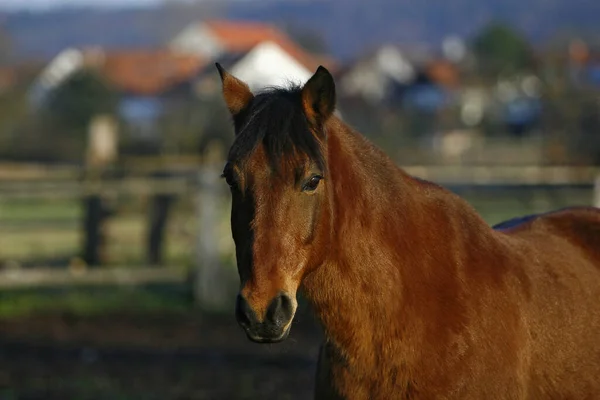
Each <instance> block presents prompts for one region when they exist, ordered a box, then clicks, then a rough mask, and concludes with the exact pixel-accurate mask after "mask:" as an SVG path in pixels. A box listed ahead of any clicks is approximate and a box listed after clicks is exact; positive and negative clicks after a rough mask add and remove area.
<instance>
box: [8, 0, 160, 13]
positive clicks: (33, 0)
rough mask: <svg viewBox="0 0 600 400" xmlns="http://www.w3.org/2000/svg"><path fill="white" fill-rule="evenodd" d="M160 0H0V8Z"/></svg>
mask: <svg viewBox="0 0 600 400" xmlns="http://www.w3.org/2000/svg"><path fill="white" fill-rule="evenodd" d="M159 2H161V0H0V10H32V11H44V10H48V9H51V8H56V7H65V6H75V7H83V6H101V7H116V6H121V7H123V6H125V7H128V6H144V5H150V4H157V3H159Z"/></svg>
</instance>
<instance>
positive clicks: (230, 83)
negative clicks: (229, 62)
mask: <svg viewBox="0 0 600 400" xmlns="http://www.w3.org/2000/svg"><path fill="white" fill-rule="evenodd" d="M215 66H216V67H217V70H218V71H219V75H220V76H221V83H222V85H223V98H224V99H225V104H227V108H228V109H229V112H230V113H231V115H233V116H236V115H237V114H238V113H239V112H240V111H242V110H243V109H244V108H246V107H247V106H248V104H250V102H251V101H252V99H254V95H253V94H252V92H251V91H250V88H249V87H248V85H247V84H246V82H243V81H241V80H239V79H238V78H236V77H235V76H233V75H231V74H230V73H229V72H227V71H225V68H223V67H222V66H221V64H219V63H215Z"/></svg>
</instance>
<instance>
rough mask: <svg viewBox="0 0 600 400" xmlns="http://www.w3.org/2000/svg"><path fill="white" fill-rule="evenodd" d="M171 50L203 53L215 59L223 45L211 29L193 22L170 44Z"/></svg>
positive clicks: (202, 54) (196, 53) (194, 53)
mask: <svg viewBox="0 0 600 400" xmlns="http://www.w3.org/2000/svg"><path fill="white" fill-rule="evenodd" d="M169 47H170V48H171V50H174V51H177V52H181V53H188V54H193V55H201V56H204V57H207V58H211V59H214V58H216V57H218V56H219V54H221V52H222V51H223V47H222V46H221V45H220V44H219V41H218V39H217V38H215V37H214V36H213V35H212V34H211V32H210V30H209V29H207V28H206V27H205V26H203V25H201V24H197V23H195V24H191V25H189V26H188V27H187V28H185V29H184V30H183V31H182V32H181V33H180V34H179V35H177V36H176V37H175V38H174V39H173V40H172V41H171V43H170V44H169Z"/></svg>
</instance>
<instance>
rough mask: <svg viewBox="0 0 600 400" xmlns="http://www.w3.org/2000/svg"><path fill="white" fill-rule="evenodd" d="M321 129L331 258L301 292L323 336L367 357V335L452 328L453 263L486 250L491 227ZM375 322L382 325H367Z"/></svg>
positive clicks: (359, 144)
mask: <svg viewBox="0 0 600 400" xmlns="http://www.w3.org/2000/svg"><path fill="white" fill-rule="evenodd" d="M328 128H329V129H328V144H327V147H328V149H327V153H328V172H327V174H328V176H329V181H328V191H329V192H328V195H329V198H330V200H331V201H330V203H329V206H330V215H331V218H330V219H331V243H330V246H329V248H330V250H329V258H328V259H327V261H326V262H325V263H324V264H323V265H322V266H321V267H319V268H318V269H317V270H316V271H314V272H313V273H311V274H310V275H308V276H307V277H306V278H305V280H304V292H305V294H306V296H307V298H308V299H309V301H311V302H312V304H313V306H314V308H315V311H316V313H317V315H318V317H319V318H320V320H321V321H322V323H323V325H324V328H325V332H326V335H327V336H328V338H329V340H331V341H332V342H334V343H336V344H337V346H339V347H340V348H341V349H342V350H343V351H344V352H346V354H347V355H349V356H350V357H359V354H363V355H364V356H366V355H369V354H370V355H371V356H372V355H373V354H377V349H374V348H370V346H375V345H376V344H377V340H375V339H374V338H373V335H374V334H376V335H381V337H384V336H385V335H388V336H389V335H396V336H397V335H400V336H402V335H403V334H401V333H400V332H401V331H404V332H405V333H406V336H407V337H409V336H410V337H413V336H415V334H416V332H419V334H420V335H421V336H420V337H423V335H424V334H425V332H424V331H423V329H425V328H423V327H424V326H425V325H430V324H431V321H436V323H438V324H445V326H438V327H436V330H437V333H436V334H440V332H441V331H443V330H444V329H445V328H447V329H453V328H454V326H453V325H457V324H460V323H461V321H459V320H457V318H459V317H458V316H459V315H460V314H461V307H463V305H462V304H459V303H458V302H459V300H458V299H460V298H464V296H462V293H459V292H460V291H461V290H462V286H461V284H460V279H461V278H460V275H461V273H462V272H464V271H460V270H459V267H458V266H459V265H464V264H469V262H468V261H469V260H468V259H469V258H470V257H471V258H472V257H477V256H478V255H480V254H485V252H487V253H489V252H490V251H492V252H493V250H491V249H493V248H494V246H495V245H494V240H495V239H494V235H493V233H492V231H491V229H490V228H489V227H488V226H487V225H486V224H485V222H484V221H483V220H482V219H481V218H480V217H479V216H478V215H477V214H476V213H475V211H474V210H473V209H472V208H471V207H470V206H469V205H468V204H467V203H466V202H464V201H463V200H462V199H460V198H459V197H458V196H455V195H454V194H452V193H450V192H448V191H446V190H444V189H442V188H440V187H438V186H436V185H434V184H431V183H427V182H422V181H419V180H416V179H414V178H411V177H410V176H408V175H407V174H406V173H404V172H403V171H401V170H400V169H399V168H398V167H397V166H395V165H394V163H393V162H392V161H391V160H390V159H389V158H388V157H387V156H386V155H385V154H384V153H383V152H382V151H380V150H378V149H376V148H375V147H374V146H372V145H370V144H369V143H368V142H367V141H366V139H364V138H363V137H362V136H360V135H359V134H357V133H355V132H353V131H352V130H351V129H350V128H348V127H346V126H345V125H343V124H342V123H341V122H340V121H335V120H334V121H332V122H330V123H329V126H328ZM431 313H435V314H436V317H435V318H430V319H429V320H427V316H428V315H431ZM453 313H455V316H456V318H454V315H453ZM375 321H383V324H379V325H377V326H368V325H369V324H371V323H374V322H375ZM365 325H367V327H366V328H365ZM408 332H411V334H410V335H409V334H408ZM361 335H362V336H364V337H362V336H361ZM416 336H419V335H416ZM367 344H368V345H367ZM407 344H408V342H407ZM412 344H413V345H414V346H419V345H423V343H416V342H413V343H412ZM405 350H406V351H409V349H408V348H406V349H405ZM361 351H362V353H361ZM363 361H365V360H364V359H363Z"/></svg>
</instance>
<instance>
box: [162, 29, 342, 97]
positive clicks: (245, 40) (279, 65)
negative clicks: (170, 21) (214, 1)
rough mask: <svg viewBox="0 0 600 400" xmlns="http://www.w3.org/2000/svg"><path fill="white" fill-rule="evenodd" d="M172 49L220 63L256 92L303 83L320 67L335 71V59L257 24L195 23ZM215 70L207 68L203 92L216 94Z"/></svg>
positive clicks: (210, 67)
mask: <svg viewBox="0 0 600 400" xmlns="http://www.w3.org/2000/svg"><path fill="white" fill-rule="evenodd" d="M169 48H170V49H172V50H173V51H174V52H178V53H183V54H193V55H198V56H200V57H202V58H204V59H210V60H213V61H218V62H220V63H221V64H222V65H223V66H224V67H225V68H226V69H228V70H229V72H231V73H233V74H234V75H236V76H237V77H239V78H240V79H242V80H244V81H246V82H247V83H248V85H249V86H250V88H251V89H254V90H257V89H260V88H264V87H269V86H279V85H285V84H287V83H290V82H293V83H298V84H302V83H304V82H306V81H307V80H308V78H310V76H311V75H312V74H313V73H314V71H315V70H316V69H317V67H318V66H319V65H323V66H325V67H327V68H329V69H331V70H333V69H334V68H335V63H334V62H333V60H332V59H331V58H329V57H326V56H323V55H319V54H312V53H310V52H308V51H306V50H304V49H303V48H302V47H301V46H299V45H298V44H297V43H295V42H294V41H293V40H292V39H291V38H290V37H289V36H288V35H286V34H285V33H284V32H282V31H281V30H279V29H278V28H276V27H275V26H273V25H269V24H264V23H257V22H245V21H242V22H240V21H218V20H217V21H205V22H199V23H193V24H191V25H189V26H188V27H186V28H185V29H184V30H183V31H182V32H181V33H179V34H178V35H176V36H175V38H174V39H173V40H172V41H171V42H170V43H169ZM213 67H214V66H213V65H207V68H208V69H207V70H206V71H205V72H207V73H205V74H203V76H202V79H200V80H199V82H198V88H199V91H200V93H204V94H207V93H211V92H213V91H214V87H215V82H214V68H213ZM210 75H213V76H212V78H209V77H210ZM206 78H208V81H206V80H205V79H206Z"/></svg>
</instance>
